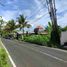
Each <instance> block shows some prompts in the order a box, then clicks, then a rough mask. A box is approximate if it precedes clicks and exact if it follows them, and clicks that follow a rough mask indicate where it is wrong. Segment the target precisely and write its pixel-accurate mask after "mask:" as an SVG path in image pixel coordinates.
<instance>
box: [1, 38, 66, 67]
mask: <svg viewBox="0 0 67 67" xmlns="http://www.w3.org/2000/svg"><path fill="white" fill-rule="evenodd" d="M2 42H3V44H4V46H5V47H6V49H7V50H8V52H9V54H10V55H11V57H12V59H13V61H14V63H15V64H16V67H67V52H66V51H62V50H55V49H52V48H48V47H44V46H39V45H35V44H30V43H25V42H18V41H13V40H8V39H2Z"/></svg>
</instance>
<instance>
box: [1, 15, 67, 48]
mask: <svg viewBox="0 0 67 67" xmlns="http://www.w3.org/2000/svg"><path fill="white" fill-rule="evenodd" d="M0 22H1V23H0V36H1V37H3V38H6V39H17V40H21V41H26V42H30V43H35V44H38V45H42V46H43V45H44V46H49V47H60V40H59V38H60V36H61V32H62V31H66V30H67V26H66V27H64V28H62V27H60V26H57V31H56V32H55V31H54V32H52V30H53V28H52V23H51V22H48V25H47V27H44V29H45V31H46V32H47V34H43V35H41V34H39V33H38V32H39V29H38V28H34V30H33V31H34V34H31V33H29V28H31V27H32V26H31V25H30V24H29V23H28V22H29V21H27V19H26V17H25V16H24V15H19V17H18V18H17V20H14V19H12V20H9V21H8V22H5V21H4V20H3V19H2V18H1V19H0ZM16 22H18V24H16ZM4 23H6V25H5V26H3V24H4ZM25 28H27V29H28V31H26V33H25ZM17 29H19V30H17ZM19 31H21V32H22V33H21V34H20V33H19ZM56 34H58V36H57V35H56ZM55 37H56V39H55ZM51 38H52V39H51Z"/></svg>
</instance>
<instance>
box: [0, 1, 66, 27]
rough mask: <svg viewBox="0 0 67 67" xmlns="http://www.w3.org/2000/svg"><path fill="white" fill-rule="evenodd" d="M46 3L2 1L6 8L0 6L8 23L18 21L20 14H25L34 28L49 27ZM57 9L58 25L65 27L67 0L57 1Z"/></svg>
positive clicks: (1, 12)
mask: <svg viewBox="0 0 67 67" xmlns="http://www.w3.org/2000/svg"><path fill="white" fill-rule="evenodd" d="M45 1H46V0H0V2H1V3H2V4H4V6H1V5H0V15H1V16H2V17H3V19H4V20H5V21H8V20H10V19H16V18H17V17H18V16H19V15H20V14H24V15H25V16H26V17H27V20H28V21H29V23H30V24H31V25H32V26H33V27H35V26H39V25H42V26H47V24H48V21H50V18H49V14H48V10H47V7H46V5H45ZM42 3H43V4H42ZM56 8H57V19H58V25H60V26H62V27H64V26H66V25H67V21H66V20H67V0H56ZM42 16H43V17H42ZM40 18H41V19H40Z"/></svg>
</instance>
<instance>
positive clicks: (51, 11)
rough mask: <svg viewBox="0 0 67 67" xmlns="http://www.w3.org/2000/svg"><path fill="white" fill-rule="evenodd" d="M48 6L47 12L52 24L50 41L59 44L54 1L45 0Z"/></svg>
mask: <svg viewBox="0 0 67 67" xmlns="http://www.w3.org/2000/svg"><path fill="white" fill-rule="evenodd" d="M46 2H47V6H48V12H49V15H50V19H51V22H52V32H51V41H52V42H55V43H58V44H60V36H59V33H58V25H57V17H56V6H55V0H46Z"/></svg>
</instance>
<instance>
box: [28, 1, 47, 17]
mask: <svg viewBox="0 0 67 67" xmlns="http://www.w3.org/2000/svg"><path fill="white" fill-rule="evenodd" d="M40 2H41V1H40ZM43 2H44V1H42V2H41V4H43ZM44 5H46V2H45V4H43V6H44ZM40 6H41V5H40ZM42 9H45V8H41V9H38V10H36V9H35V10H36V11H35V12H34V13H33V14H32V15H31V16H29V17H28V18H31V17H33V16H34V14H37V13H39V11H41V10H42Z"/></svg>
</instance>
